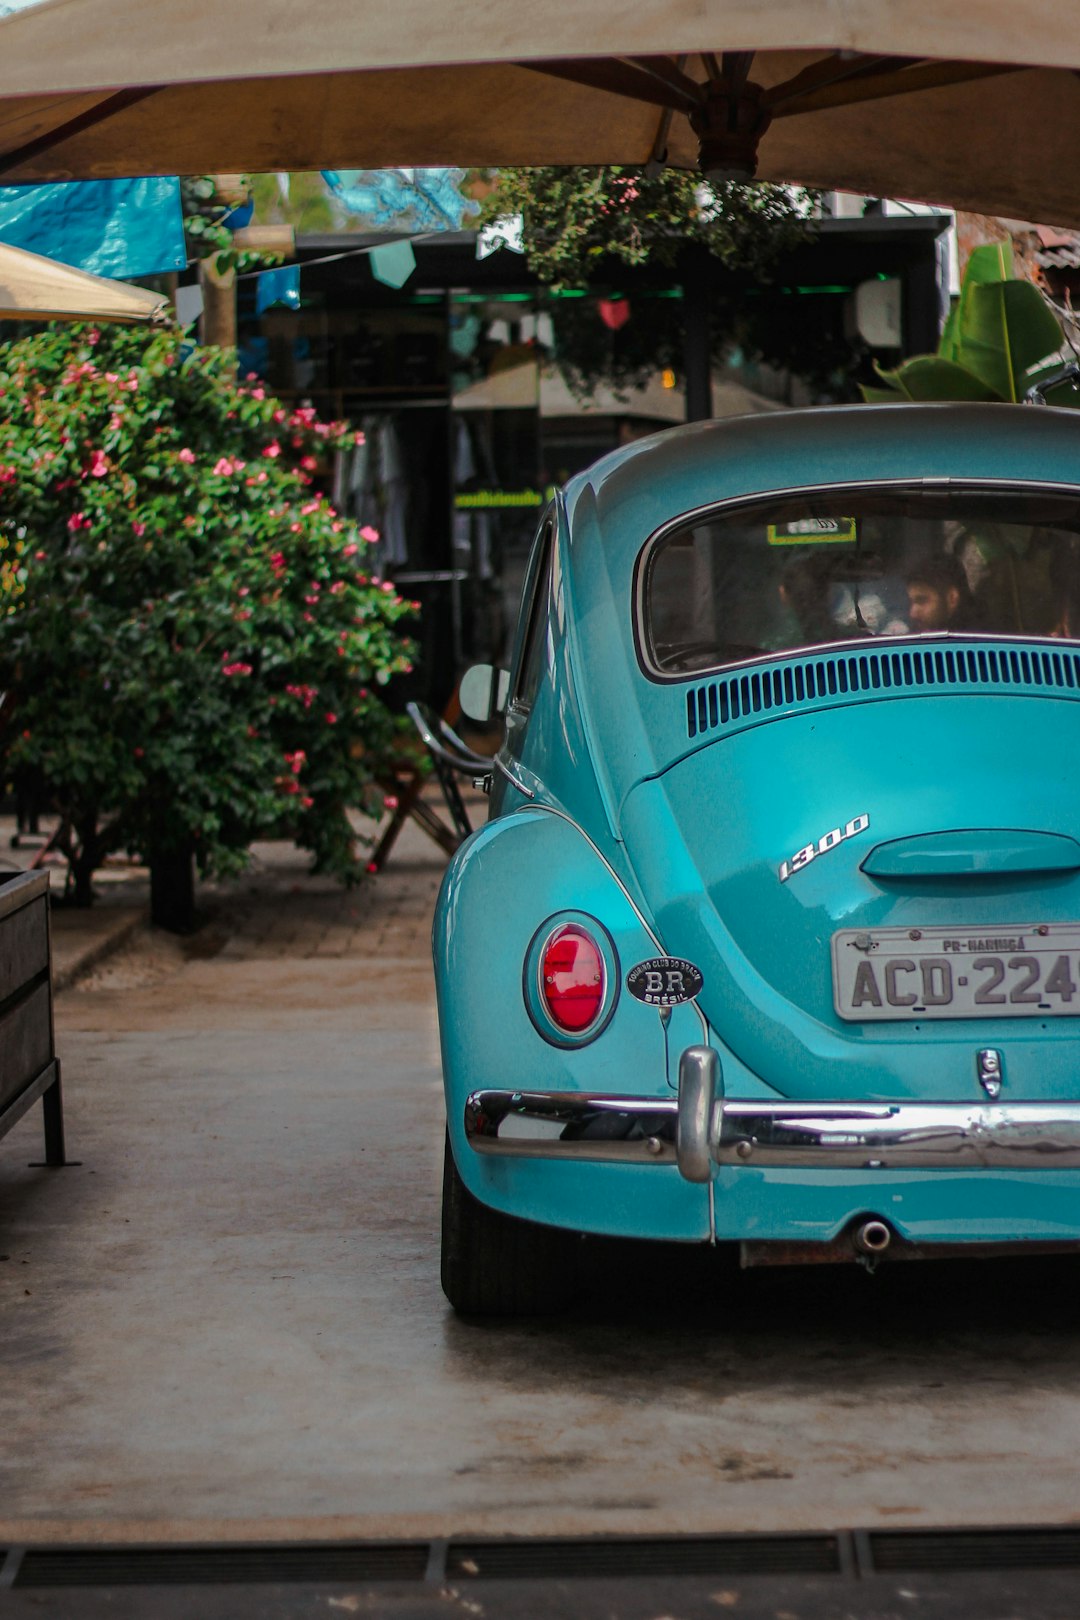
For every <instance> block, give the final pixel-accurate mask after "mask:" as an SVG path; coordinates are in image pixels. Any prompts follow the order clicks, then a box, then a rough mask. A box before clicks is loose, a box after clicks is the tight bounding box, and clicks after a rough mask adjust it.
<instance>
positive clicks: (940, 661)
mask: <svg viewBox="0 0 1080 1620" xmlns="http://www.w3.org/2000/svg"><path fill="white" fill-rule="evenodd" d="M941 690H947V691H953V692H973V691H994V692H1000V691H1027V692H1029V693H1030V692H1054V693H1056V694H1059V695H1068V696H1071V697H1077V696H1080V657H1078V656H1077V655H1076V654H1075V653H1064V652H1056V651H1055V652H1050V651H1043V650H1042V649H1041V648H1036V647H1024V648H1020V647H974V646H972V647H936V648H926V649H925V650H924V649H915V650H903V651H901V650H899V649H897V650H896V651H894V652H860V653H832V654H829V655H827V656H825V657H821V658H812V659H810V658H808V659H797V660H793V661H791V662H788V663H784V664H782V665H780V666H778V667H777V668H776V669H762V670H754V671H752V672H747V673H746V674H742V675H732V676H730V677H728V678H727V679H724V680H715V681H706V682H705V683H704V684H702V685H700V686H693V687H691V688H690V689H689V690H688V691H687V693H686V731H687V735H688V736H689V737H699V736H701V735H702V733H703V732H708V731H720V730H722V729H723V728H724V727H725V726H729V725H732V724H734V723H736V722H745V721H747V720H753V719H754V718H756V717H757V716H759V715H763V714H769V713H788V712H790V711H792V710H798V709H804V708H812V707H815V706H817V705H819V704H823V703H830V702H832V701H833V700H834V699H835V698H837V697H844V698H848V699H852V698H868V697H880V696H881V695H882V694H883V693H893V692H904V691H909V692H910V691H941Z"/></svg>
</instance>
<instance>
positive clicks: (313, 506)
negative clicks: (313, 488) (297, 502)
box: [300, 501, 319, 517]
mask: <svg viewBox="0 0 1080 1620" xmlns="http://www.w3.org/2000/svg"><path fill="white" fill-rule="evenodd" d="M318 510H319V503H318V501H308V503H307V505H306V506H302V507H301V508H300V516H301V517H310V516H311V514H312V512H317V511H318Z"/></svg>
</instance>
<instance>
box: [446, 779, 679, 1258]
mask: <svg viewBox="0 0 1080 1620" xmlns="http://www.w3.org/2000/svg"><path fill="white" fill-rule="evenodd" d="M568 911H569V912H576V913H579V914H584V915H585V916H586V917H592V918H595V919H596V921H597V923H599V924H600V925H601V926H602V928H603V929H604V930H605V931H606V933H607V936H608V940H609V942H610V944H611V946H612V948H613V951H614V958H615V972H616V976H617V979H618V984H617V994H616V1001H615V1005H614V1008H613V1010H612V1013H611V1016H610V1018H609V1019H608V1022H607V1023H606V1025H605V1026H604V1027H603V1029H602V1030H601V1032H600V1033H599V1034H598V1035H597V1036H596V1037H595V1039H593V1040H592V1041H590V1042H589V1043H588V1044H587V1045H585V1046H580V1047H570V1048H567V1047H564V1046H559V1045H556V1044H554V1043H553V1042H552V1041H550V1040H548V1039H545V1037H544V1035H543V1034H541V1032H540V1030H539V1029H538V1028H537V1027H536V1025H535V1024H534V1022H533V1020H532V1018H531V1017H530V1015H529V1012H528V1010H527V1007H526V1000H525V993H524V985H523V973H524V966H525V961H526V957H527V955H528V951H529V946H530V944H531V943H532V941H533V940H534V938H535V936H536V934H537V931H538V930H539V929H540V928H541V927H542V926H543V925H544V924H546V923H547V922H548V921H549V920H550V919H556V920H557V918H558V916H559V914H560V913H563V912H568ZM553 926H554V924H553ZM433 945H434V955H435V984H436V992H437V996H438V1003H439V1023H440V1032H441V1042H442V1061H443V1075H444V1083H445V1088H446V1108H447V1118H448V1121H449V1127H450V1138H451V1145H452V1148H453V1152H454V1159H455V1161H456V1163H457V1165H458V1168H459V1170H460V1172H461V1175H462V1178H463V1180H464V1181H465V1184H466V1186H467V1187H468V1188H469V1190H470V1192H472V1193H473V1194H474V1195H475V1196H476V1197H478V1198H480V1199H482V1200H483V1201H484V1202H485V1203H488V1204H491V1205H493V1206H494V1207H496V1208H502V1209H504V1210H506V1211H507V1212H508V1213H511V1214H518V1215H522V1216H525V1217H527V1218H530V1219H534V1220H546V1221H548V1222H550V1223H551V1224H556V1225H568V1226H573V1227H575V1228H576V1229H578V1230H582V1231H586V1230H592V1231H611V1230H626V1231H627V1234H628V1235H633V1234H634V1233H635V1230H636V1223H635V1221H634V1218H633V1215H632V1213H630V1211H631V1208H632V1205H633V1203H634V1200H635V1193H634V1184H635V1183H636V1182H637V1181H638V1178H639V1177H642V1176H643V1177H644V1178H645V1182H646V1183H647V1184H648V1186H649V1189H650V1191H649V1195H648V1197H647V1198H646V1199H645V1202H646V1203H647V1204H648V1205H649V1206H650V1208H651V1210H652V1213H651V1215H650V1217H649V1228H650V1229H649V1230H648V1231H638V1232H637V1235H652V1236H656V1237H664V1236H672V1237H674V1236H691V1235H694V1236H707V1233H708V1224H707V1209H706V1203H705V1195H704V1191H703V1189H702V1188H700V1187H693V1186H691V1185H690V1184H689V1183H687V1182H685V1181H683V1180H682V1178H681V1177H679V1175H678V1173H677V1171H675V1170H674V1169H672V1170H671V1171H670V1172H668V1171H665V1170H657V1169H650V1168H646V1169H644V1170H642V1169H636V1168H633V1167H622V1166H620V1167H617V1169H616V1176H617V1182H616V1183H609V1178H610V1167H608V1175H604V1174H599V1175H598V1171H601V1170H602V1169H603V1167H600V1166H597V1165H589V1164H581V1163H576V1162H575V1163H573V1164H567V1163H563V1162H555V1161H552V1160H526V1159H518V1158H515V1159H500V1158H497V1157H492V1156H486V1155H484V1156H482V1155H479V1154H477V1153H475V1152H474V1151H473V1150H472V1149H471V1148H470V1147H469V1146H468V1143H467V1142H466V1139H465V1132H464V1124H463V1120H464V1109H465V1101H466V1098H467V1097H468V1095H469V1094H470V1092H473V1091H476V1090H479V1089H481V1088H489V1087H490V1088H505V1087H507V1086H512V1087H513V1088H514V1089H515V1090H516V1089H525V1090H527V1089H534V1088H535V1089H538V1090H556V1091H598V1092H622V1093H626V1092H631V1093H635V1094H640V1095H642V1096H664V1097H671V1096H672V1094H673V1092H674V1088H675V1084H676V1079H677V1073H678V1059H679V1053H680V1052H681V1051H682V1050H683V1048H684V1047H686V1046H689V1045H692V1044H694V1043H698V1042H701V1041H702V1040H707V1039H708V1038H709V1035H708V1028H707V1025H706V1024H705V1023H704V1020H703V1017H702V1016H701V1015H700V1014H699V1013H698V1011H697V1008H696V1005H695V1004H694V1003H686V1004H684V1005H681V1006H676V1007H673V1008H672V1009H671V1011H670V1017H669V1019H668V1021H667V1030H666V1032H665V1028H664V1023H663V1021H662V1020H661V1017H660V1013H659V1011H658V1009H657V1008H655V1007H652V1006H647V1005H645V1004H643V1003H642V1002H640V1001H638V1000H636V999H635V998H634V997H633V996H632V995H631V994H630V993H629V992H628V991H627V989H626V982H625V981H626V974H627V971H628V969H629V968H631V967H633V966H634V965H635V963H638V962H642V961H645V960H647V959H648V958H650V957H653V956H656V955H657V954H659V952H658V946H657V943H656V942H655V940H654V939H653V937H652V936H651V934H650V931H649V929H648V927H647V925H646V923H645V920H644V919H643V918H642V916H641V915H640V914H639V913H638V912H637V911H636V909H635V907H634V906H633V904H632V903H631V901H630V899H629V898H628V896H627V895H626V893H625V891H624V890H623V888H622V887H621V885H620V883H619V881H618V880H617V878H616V876H615V874H614V872H613V871H612V869H611V868H610V867H609V866H608V864H607V862H606V861H605V860H604V859H603V858H602V856H601V855H600V854H599V852H598V851H597V850H596V848H595V847H594V846H593V844H592V843H591V842H590V840H589V839H588V838H587V837H586V836H585V834H584V833H582V832H581V831H580V829H579V828H578V827H577V826H576V825H575V824H574V823H573V822H572V821H570V820H569V818H568V817H566V816H565V815H563V814H561V813H559V812H555V811H550V810H545V809H539V808H533V807H530V808H528V809H524V810H520V811H515V812H513V813H511V814H509V815H506V816H501V817H498V818H497V819H496V820H494V821H491V822H489V823H488V824H487V826H486V827H484V828H483V829H481V831H479V832H478V833H476V834H475V835H474V836H473V837H472V838H470V839H469V840H468V842H467V843H466V844H465V845H464V846H463V847H462V849H461V850H460V851H459V852H458V854H457V855H456V856H455V857H454V859H453V861H452V862H451V864H450V867H449V869H448V871H447V874H446V877H445V879H444V881H443V885H442V889H441V892H440V895H439V901H438V905H437V908H436V913H435V923H434V930H433ZM661 1183H662V1184H663V1187H664V1188H665V1189H666V1188H670V1199H669V1196H668V1193H667V1192H666V1191H664V1192H662V1191H661ZM606 1184H610V1185H617V1186H618V1189H619V1200H620V1202H622V1201H623V1200H624V1199H625V1201H626V1205H627V1216H626V1219H625V1220H624V1219H622V1218H620V1217H618V1216H617V1215H614V1212H613V1211H611V1210H610V1208H608V1209H607V1210H605V1212H604V1218H602V1219H601V1218H599V1217H597V1216H596V1215H595V1211H594V1206H595V1205H596V1202H597V1192H598V1189H599V1188H600V1187H601V1186H603V1185H606ZM658 1195H659V1202H660V1203H661V1204H662V1205H666V1204H667V1203H668V1202H670V1203H671V1204H672V1211H671V1215H670V1218H668V1217H666V1216H665V1215H664V1214H663V1211H660V1212H659V1213H658V1212H657V1210H656V1207H655V1206H656V1202H657V1197H658ZM606 1201H608V1202H610V1200H606ZM683 1206H688V1208H689V1206H692V1209H693V1214H692V1216H691V1215H689V1214H688V1208H683ZM658 1222H659V1225H660V1227H661V1229H660V1230H653V1229H652V1228H653V1227H654V1226H655V1225H656V1224H657V1223H658Z"/></svg>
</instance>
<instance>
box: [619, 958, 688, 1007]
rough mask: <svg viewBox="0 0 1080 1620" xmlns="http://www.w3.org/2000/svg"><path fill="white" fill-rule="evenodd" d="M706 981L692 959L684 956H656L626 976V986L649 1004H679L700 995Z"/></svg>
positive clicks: (662, 1005)
mask: <svg viewBox="0 0 1080 1620" xmlns="http://www.w3.org/2000/svg"><path fill="white" fill-rule="evenodd" d="M704 982H705V981H704V980H703V979H702V977H701V973H700V972H699V970H698V969H697V968H696V967H695V966H694V964H693V962H687V961H686V960H685V958H684V957H681V956H653V957H650V958H649V960H648V961H647V962H638V963H637V964H636V965H635V966H634V967H632V968H631V969H630V971H629V973H628V974H627V975H626V988H627V989H628V990H629V992H630V994H631V995H632V996H635V997H636V998H637V1000H638V1001H644V1002H645V1004H646V1006H648V1007H677V1006H678V1005H679V1004H680V1002H683V1001H693V999H694V997H695V996H697V995H700V994H701V987H702V985H703V983H704Z"/></svg>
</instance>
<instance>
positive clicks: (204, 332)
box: [199, 257, 236, 349]
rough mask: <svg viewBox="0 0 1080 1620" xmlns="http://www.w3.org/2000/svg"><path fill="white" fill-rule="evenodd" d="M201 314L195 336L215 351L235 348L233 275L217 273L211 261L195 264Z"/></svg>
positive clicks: (233, 272) (210, 259)
mask: <svg viewBox="0 0 1080 1620" xmlns="http://www.w3.org/2000/svg"><path fill="white" fill-rule="evenodd" d="M199 285H200V287H201V288H202V295H203V312H202V321H201V324H200V328H199V336H200V339H201V341H202V342H203V343H206V344H211V345H213V346H215V347H217V348H219V349H235V347H236V271H235V270H225V271H220V270H218V269H217V265H216V261H215V259H214V258H213V257H211V258H209V259H200V261H199Z"/></svg>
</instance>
